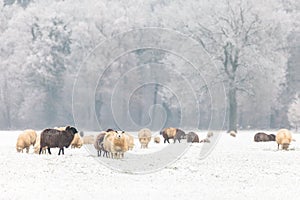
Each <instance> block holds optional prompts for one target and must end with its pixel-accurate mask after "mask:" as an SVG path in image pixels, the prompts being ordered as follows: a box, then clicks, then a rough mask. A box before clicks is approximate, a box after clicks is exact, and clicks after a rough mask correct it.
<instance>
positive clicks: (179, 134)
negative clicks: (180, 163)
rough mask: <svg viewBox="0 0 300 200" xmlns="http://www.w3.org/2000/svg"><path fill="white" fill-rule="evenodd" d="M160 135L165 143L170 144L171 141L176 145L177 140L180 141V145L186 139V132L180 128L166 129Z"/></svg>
mask: <svg viewBox="0 0 300 200" xmlns="http://www.w3.org/2000/svg"><path fill="white" fill-rule="evenodd" d="M160 134H161V135H162V136H163V137H164V143H166V142H168V143H170V141H169V139H172V138H173V140H174V143H175V142H176V140H178V142H179V143H180V140H181V139H183V138H185V133H184V131H182V130H181V129H178V128H172V127H170V128H165V129H163V130H162V131H161V132H160Z"/></svg>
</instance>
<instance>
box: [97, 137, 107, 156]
mask: <svg viewBox="0 0 300 200" xmlns="http://www.w3.org/2000/svg"><path fill="white" fill-rule="evenodd" d="M105 135H106V132H102V133H100V134H98V135H97V136H96V139H95V141H94V147H95V149H96V150H97V155H98V157H99V156H101V153H102V151H103V156H104V155H106V157H107V156H108V154H107V151H106V150H105V149H104V143H103V142H104V137H105Z"/></svg>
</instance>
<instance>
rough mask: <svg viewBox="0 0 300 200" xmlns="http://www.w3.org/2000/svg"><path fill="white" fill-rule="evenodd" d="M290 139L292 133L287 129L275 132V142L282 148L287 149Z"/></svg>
mask: <svg viewBox="0 0 300 200" xmlns="http://www.w3.org/2000/svg"><path fill="white" fill-rule="evenodd" d="M291 141H292V134H291V132H290V131H289V130H287V129H280V130H279V131H278V132H277V134H276V142H277V144H278V149H279V145H281V147H282V149H283V150H287V149H288V148H289V145H290V143H291Z"/></svg>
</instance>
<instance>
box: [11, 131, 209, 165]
mask: <svg viewBox="0 0 300 200" xmlns="http://www.w3.org/2000/svg"><path fill="white" fill-rule="evenodd" d="M77 132H78V131H77V129H76V128H74V127H70V126H66V127H59V128H58V127H55V128H48V129H45V130H43V131H42V132H41V133H40V134H37V133H36V131H34V130H32V129H27V130H25V131H24V132H23V133H21V134H20V135H19V136H18V139H17V144H16V149H17V152H23V150H24V149H26V153H28V152H29V148H30V146H31V145H32V146H33V147H34V153H38V154H41V153H42V154H45V153H46V152H47V151H48V153H49V154H51V150H50V149H51V148H57V147H58V148H59V153H58V155H60V154H61V153H62V154H64V148H68V147H69V146H71V148H80V147H82V146H83V144H93V145H94V147H95V149H96V150H97V156H101V155H102V156H106V157H107V158H117V159H118V158H123V157H124V153H125V152H126V151H129V150H132V149H133V147H134V146H135V144H134V136H133V135H131V134H129V133H127V132H125V131H116V130H112V129H107V130H106V131H104V132H101V133H100V134H98V135H97V136H96V137H94V136H93V135H87V136H83V134H82V135H81V136H82V137H81V136H79V134H77ZM160 134H161V135H162V137H163V138H164V143H166V142H168V143H170V141H169V139H173V141H174V143H176V141H178V142H179V143H180V142H181V140H182V139H187V142H190V143H195V142H198V143H199V142H200V143H201V142H210V141H209V138H210V137H212V136H213V133H212V132H209V133H208V134H207V137H206V138H205V139H203V140H199V137H198V135H197V134H196V133H194V132H189V133H188V134H185V132H184V131H182V130H181V129H178V128H172V127H170V128H165V129H163V130H162V131H161V132H160ZM151 138H152V133H151V130H150V129H148V128H143V129H141V130H140V131H139V132H138V140H139V143H140V145H141V146H140V148H142V149H147V148H148V144H149V142H150V141H151ZM153 141H154V142H155V143H160V136H155V137H153Z"/></svg>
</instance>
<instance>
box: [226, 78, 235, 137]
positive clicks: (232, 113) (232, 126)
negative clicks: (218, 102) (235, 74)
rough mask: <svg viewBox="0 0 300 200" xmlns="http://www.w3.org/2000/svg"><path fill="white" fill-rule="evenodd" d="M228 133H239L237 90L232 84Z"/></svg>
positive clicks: (229, 93) (229, 92) (230, 86)
mask: <svg viewBox="0 0 300 200" xmlns="http://www.w3.org/2000/svg"><path fill="white" fill-rule="evenodd" d="M228 101H229V102H228V105H229V110H228V112H229V113H228V116H229V119H228V132H229V131H235V132H237V100H236V88H235V87H234V86H233V85H232V84H230V85H229V90H228Z"/></svg>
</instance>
